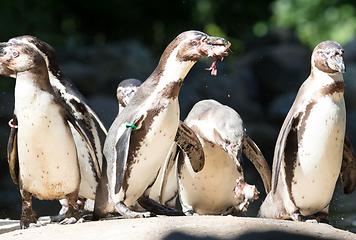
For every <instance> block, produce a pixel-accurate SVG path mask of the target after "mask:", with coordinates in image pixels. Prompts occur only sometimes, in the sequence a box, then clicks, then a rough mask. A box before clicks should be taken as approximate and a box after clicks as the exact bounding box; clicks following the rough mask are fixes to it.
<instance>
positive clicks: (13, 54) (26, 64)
mask: <svg viewBox="0 0 356 240" xmlns="http://www.w3.org/2000/svg"><path fill="white" fill-rule="evenodd" d="M0 63H1V64H4V65H5V66H6V67H7V68H9V69H11V70H13V71H14V72H23V71H26V70H29V69H32V68H35V67H36V65H37V64H38V63H40V64H41V63H44V59H43V58H42V56H41V55H40V54H39V53H37V52H36V51H35V50H34V49H33V48H31V47H30V46H28V45H26V44H21V43H16V44H13V43H9V42H7V43H4V44H2V45H1V46H0Z"/></svg>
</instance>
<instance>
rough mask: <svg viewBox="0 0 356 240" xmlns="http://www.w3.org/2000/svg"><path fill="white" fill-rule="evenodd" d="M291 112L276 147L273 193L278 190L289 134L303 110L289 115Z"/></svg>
mask: <svg viewBox="0 0 356 240" xmlns="http://www.w3.org/2000/svg"><path fill="white" fill-rule="evenodd" d="M290 114H291V112H289V113H288V115H287V117H286V120H287V119H289V120H288V121H286V120H285V121H284V123H283V126H282V128H281V132H280V133H279V135H278V139H277V143H276V149H275V151H274V157H273V167H272V193H273V194H274V193H275V192H276V188H277V183H278V176H279V171H280V168H281V162H282V159H283V158H284V151H285V148H286V146H287V138H288V135H289V133H290V132H291V130H292V126H295V125H297V124H298V123H299V120H300V115H301V112H296V113H295V114H293V115H291V116H290V117H289V115H290Z"/></svg>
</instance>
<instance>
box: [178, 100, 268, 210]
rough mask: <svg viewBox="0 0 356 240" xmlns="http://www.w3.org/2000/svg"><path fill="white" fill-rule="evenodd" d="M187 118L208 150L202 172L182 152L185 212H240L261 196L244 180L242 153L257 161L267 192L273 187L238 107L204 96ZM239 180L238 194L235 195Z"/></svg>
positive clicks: (181, 192) (180, 170) (180, 171)
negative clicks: (195, 170) (194, 168)
mask: <svg viewBox="0 0 356 240" xmlns="http://www.w3.org/2000/svg"><path fill="white" fill-rule="evenodd" d="M184 122H185V123H186V124H187V126H188V127H190V128H191V129H192V130H193V131H194V132H195V134H196V135H197V136H198V138H199V140H200V142H201V144H202V146H203V150H204V154H205V165H204V167H203V169H202V170H201V171H199V172H194V171H193V169H192V167H191V166H190V163H189V161H188V159H187V158H186V157H185V154H180V155H179V160H178V166H177V169H178V181H179V199H180V202H181V205H182V208H183V212H184V213H185V214H186V215H192V214H201V215H208V214H209V215H210V214H227V213H231V214H233V215H239V214H240V211H241V210H242V209H245V208H246V207H247V206H246V205H248V202H249V201H253V200H255V199H256V197H258V192H257V190H256V188H255V187H254V186H250V185H248V184H246V183H245V182H244V181H243V178H244V173H243V166H242V154H244V155H246V157H248V158H249V159H250V161H251V162H252V163H253V164H254V165H255V167H256V169H257V170H258V172H259V173H260V175H261V177H262V180H263V182H264V185H265V189H266V192H269V191H270V182H271V170H270V168H269V166H268V164H267V162H266V160H265V159H264V157H263V155H262V153H261V151H260V150H259V148H258V147H257V145H256V144H255V143H254V142H253V141H252V140H251V139H250V138H249V137H248V136H247V134H246V132H245V129H244V126H243V121H242V119H241V117H240V115H239V114H238V113H237V112H236V111H235V110H233V109H232V108H230V107H228V106H226V105H222V104H220V103H219V102H217V101H215V100H202V101H200V102H198V103H196V104H195V105H194V106H193V108H192V109H191V111H190V112H189V114H188V116H187V118H186V119H185V121H184ZM237 180H238V187H237V188H236V189H238V190H239V193H237V192H236V194H237V195H239V196H238V197H237V198H235V197H234V193H233V190H234V188H235V187H236V181H237ZM250 190H251V191H250Z"/></svg>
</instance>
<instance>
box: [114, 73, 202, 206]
mask: <svg viewBox="0 0 356 240" xmlns="http://www.w3.org/2000/svg"><path fill="white" fill-rule="evenodd" d="M141 84H142V82H141V81H140V80H138V79H134V78H130V79H125V80H123V81H122V82H120V84H119V86H118V88H117V94H116V95H117V99H118V102H119V114H120V112H122V110H124V108H125V107H126V105H127V104H128V103H129V102H130V101H131V99H132V97H133V96H134V94H135V93H136V91H137V89H138V88H139V86H140V85H141ZM178 145H179V146H178ZM192 146H194V148H192ZM179 151H183V152H186V153H187V154H188V155H189V160H190V161H193V162H195V161H199V162H201V161H205V160H203V159H204V151H203V148H202V146H201V144H200V141H199V139H198V138H197V136H196V135H195V133H194V132H193V131H192V130H191V129H190V128H189V127H188V126H187V125H185V124H184V123H183V122H181V121H180V122H179V125H178V130H177V134H176V137H175V141H174V142H173V144H172V146H171V149H170V152H169V154H168V156H167V158H166V162H165V163H164V165H163V167H162V168H163V169H162V170H161V171H160V172H159V174H158V177H157V180H156V181H155V183H154V184H153V185H152V188H151V191H150V195H149V197H150V198H151V199H153V200H155V201H156V202H159V203H161V204H163V205H166V206H169V207H171V208H174V207H175V206H176V199H177V197H178V182H177V176H176V170H175V160H176V158H177V156H178V153H179ZM130 209H131V210H134V211H144V209H143V208H142V207H140V205H139V204H138V203H137V204H136V203H135V204H133V205H131V206H130Z"/></svg>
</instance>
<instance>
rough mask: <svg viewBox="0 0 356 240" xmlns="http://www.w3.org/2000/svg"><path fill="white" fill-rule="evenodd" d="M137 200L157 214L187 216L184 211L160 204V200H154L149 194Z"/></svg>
mask: <svg viewBox="0 0 356 240" xmlns="http://www.w3.org/2000/svg"><path fill="white" fill-rule="evenodd" d="M137 202H138V203H139V204H140V205H141V206H142V207H143V208H144V209H146V210H148V211H150V212H153V213H154V214H157V215H166V216H185V214H184V213H183V212H182V211H179V210H177V209H174V208H171V207H168V206H165V205H162V204H159V203H158V202H156V201H154V200H152V199H151V198H149V197H147V196H142V197H140V198H139V199H138V200H137Z"/></svg>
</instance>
